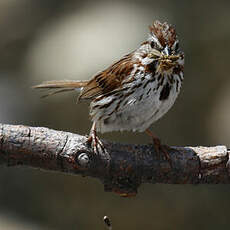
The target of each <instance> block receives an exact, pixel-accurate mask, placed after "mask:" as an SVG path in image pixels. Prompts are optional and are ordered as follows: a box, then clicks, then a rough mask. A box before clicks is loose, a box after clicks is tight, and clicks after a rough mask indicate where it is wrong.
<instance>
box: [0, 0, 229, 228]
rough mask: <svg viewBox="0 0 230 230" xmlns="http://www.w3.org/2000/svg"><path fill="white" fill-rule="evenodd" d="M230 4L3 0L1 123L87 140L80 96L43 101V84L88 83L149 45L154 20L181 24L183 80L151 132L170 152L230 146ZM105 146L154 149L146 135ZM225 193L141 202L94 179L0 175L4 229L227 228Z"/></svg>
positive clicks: (188, 193)
mask: <svg viewBox="0 0 230 230" xmlns="http://www.w3.org/2000/svg"><path fill="white" fill-rule="evenodd" d="M229 10H230V2H229V1H182V0H181V1H179V0H171V1H170V0H164V1H160V0H151V1H150V0H134V1H131V0H121V1H112V0H107V1H106V0H104V1H90V0H88V1H81V0H68V1H67V0H66V1H63V0H20V1H18V0H1V1H0V106H1V109H0V122H1V123H9V124H24V125H30V126H45V127H49V128H53V129H58V130H65V131H70V132H76V133H79V134H82V135H84V134H87V133H88V132H89V129H90V126H91V122H90V121H89V118H88V104H87V103H80V104H77V105H76V100H77V94H76V93H69V94H68V93H67V94H60V95H57V96H53V97H50V98H47V99H42V100H41V99H40V96H41V93H39V92H37V91H33V90H32V89H31V88H30V87H31V86H32V85H34V84H38V83H40V82H41V81H44V80H58V79H89V78H90V77H91V76H92V75H93V74H95V73H97V72H98V71H100V70H102V69H103V68H105V67H107V66H108V65H110V64H112V62H114V61H116V60H118V59H119V58H120V57H121V56H122V55H124V54H127V53H129V52H130V51H132V50H133V49H135V48H136V47H137V46H138V45H139V44H140V43H141V42H143V41H144V40H145V39H146V37H147V33H148V26H149V25H150V24H151V23H152V21H153V20H156V19H158V20H160V21H167V22H169V23H171V24H173V25H175V26H176V29H177V33H178V35H179V39H180V44H181V47H182V49H183V50H184V52H185V57H186V59H185V60H186V66H185V81H184V85H183V88H182V92H181V94H180V96H179V98H178V100H177V102H176V104H175V105H174V106H173V108H172V109H171V110H170V111H169V112H168V113H167V115H166V116H165V117H163V118H162V119H161V120H160V121H158V122H157V123H155V124H154V125H153V126H152V129H153V130H154V132H155V133H156V134H157V135H158V136H159V137H160V138H161V139H162V141H163V142H164V143H167V144H169V145H180V146H183V145H208V146H209V145H217V144H224V145H227V146H230V119H229V114H230V106H229V100H230V78H229V68H228V67H229V51H230V14H229ZM103 138H106V139H110V140H113V141H119V142H128V143H148V142H149V138H148V137H147V136H146V135H145V134H139V133H137V134H133V133H129V132H125V133H122V134H121V133H110V134H106V135H103ZM229 191H230V186H228V185H224V186H221V185H218V186H217V185H216V186H215V185H203V186H200V185H199V186H194V185H193V186H191V185H150V184H145V185H142V186H141V187H140V189H139V193H138V196H137V197H135V198H132V199H124V198H120V197H118V196H117V195H115V194H112V193H105V192H104V191H103V186H102V184H101V183H100V182H99V181H97V180H95V179H92V178H81V177H79V176H71V175H63V174H58V173H48V172H43V171H39V170H32V169H28V168H0V229H12V230H13V229H15V230H16V229H32V230H33V229H52V230H53V229H57V230H62V229H70V230H71V229H105V226H104V224H103V221H102V218H103V216H104V215H108V216H109V217H110V218H111V219H112V223H113V227H114V230H120V229H122V230H124V229H126V230H129V229H130V230H131V229H163V230H164V229H165V230H167V229H176V230H180V229H187V230H189V229H209V230H210V229H217V228H218V229H226V228H228V227H229V214H228V213H229V212H230V199H229Z"/></svg>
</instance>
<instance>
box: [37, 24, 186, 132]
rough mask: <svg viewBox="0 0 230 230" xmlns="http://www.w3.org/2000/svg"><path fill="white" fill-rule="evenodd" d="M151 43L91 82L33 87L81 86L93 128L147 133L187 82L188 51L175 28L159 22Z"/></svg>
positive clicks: (64, 88)
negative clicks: (184, 68)
mask: <svg viewBox="0 0 230 230" xmlns="http://www.w3.org/2000/svg"><path fill="white" fill-rule="evenodd" d="M149 29H150V33H149V37H148V39H147V41H145V42H143V43H142V44H141V45H140V47H139V48H137V49H136V50H134V51H133V52H131V53H130V54H128V55H125V56H124V57H123V58H121V59H120V60H119V61H117V62H116V63H114V64H113V65H111V66H109V67H108V68H107V69H105V70H103V71H101V72H100V73H98V74H97V75H95V76H94V77H93V78H92V79H91V80H89V81H50V82H45V83H43V84H40V85H37V86H35V87H34V88H46V89H51V90H54V89H55V90H56V91H53V92H51V93H50V94H54V93H59V92H63V91H69V90H74V89H76V88H80V89H81V90H80V96H79V100H83V99H90V100H91V104H90V115H91V119H92V121H93V128H92V129H93V131H95V132H96V131H99V132H110V131H123V130H132V131H140V132H142V131H144V130H146V129H147V128H148V127H149V126H150V125H151V124H152V123H153V122H155V121H156V120H158V119H159V118H160V117H162V116H163V115H164V114H165V113H166V112H167V111H168V110H169V109H170V108H171V106H172V105H173V104H174V102H175V100H176V98H177V95H178V94H179V91H180V88H181V84H182V81H183V67H184V54H183V52H181V51H180V49H179V41H178V39H177V35H176V32H175V29H174V28H173V27H172V26H170V25H168V24H167V23H160V22H159V21H155V22H154V23H153V25H152V26H150V27H149Z"/></svg>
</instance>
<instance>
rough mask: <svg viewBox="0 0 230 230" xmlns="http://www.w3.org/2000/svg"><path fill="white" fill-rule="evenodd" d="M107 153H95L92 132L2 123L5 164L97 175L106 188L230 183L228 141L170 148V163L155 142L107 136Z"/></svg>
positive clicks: (128, 192) (127, 190)
mask: <svg viewBox="0 0 230 230" xmlns="http://www.w3.org/2000/svg"><path fill="white" fill-rule="evenodd" d="M103 144H104V146H105V148H106V150H107V153H108V154H107V155H106V154H98V155H96V154H94V153H93V152H92V149H91V147H90V146H88V144H87V137H85V136H80V135H78V134H73V133H68V132H63V131H56V130H52V129H48V128H41V127H38V128H37V127H27V126H22V125H5V124H0V165H7V166H18V165H26V166H30V167H33V168H39V169H45V170H54V171H59V172H65V173H70V174H80V175H82V176H91V177H96V178H98V179H100V180H101V181H102V183H103V184H104V187H105V191H113V192H116V193H119V194H120V195H121V196H132V195H135V194H136V193H137V188H138V187H139V186H140V184H141V183H167V184H207V183H208V184H220V183H225V184H226V183H230V176H229V175H230V174H229V172H230V171H229V151H228V150H227V148H226V147H225V146H216V147H170V148H168V153H169V156H170V158H171V164H172V165H171V166H170V164H169V162H168V161H167V160H165V159H164V158H163V157H162V156H163V155H162V154H157V153H156V152H155V150H154V147H153V145H152V144H149V145H130V144H119V143H111V142H108V141H105V140H103Z"/></svg>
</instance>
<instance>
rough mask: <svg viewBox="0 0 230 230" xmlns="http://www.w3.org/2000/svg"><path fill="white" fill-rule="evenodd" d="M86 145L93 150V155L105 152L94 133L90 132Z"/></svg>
mask: <svg viewBox="0 0 230 230" xmlns="http://www.w3.org/2000/svg"><path fill="white" fill-rule="evenodd" d="M87 143H88V144H89V145H90V146H91V148H92V149H93V152H94V153H95V154H97V155H98V154H100V153H104V152H105V147H104V145H103V143H102V142H101V140H100V139H99V137H98V136H97V135H96V133H94V132H92V133H90V135H89V137H88V140H87Z"/></svg>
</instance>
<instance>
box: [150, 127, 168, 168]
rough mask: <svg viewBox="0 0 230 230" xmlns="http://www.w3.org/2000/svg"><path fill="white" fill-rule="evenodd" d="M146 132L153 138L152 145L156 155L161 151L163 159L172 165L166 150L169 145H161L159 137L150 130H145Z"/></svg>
mask: <svg viewBox="0 0 230 230" xmlns="http://www.w3.org/2000/svg"><path fill="white" fill-rule="evenodd" d="M146 133H147V134H148V135H149V136H150V137H151V139H152V140H153V145H154V148H155V151H156V153H157V155H158V157H160V155H161V153H163V156H164V159H165V160H167V161H168V162H169V164H170V166H171V167H172V160H171V158H170V156H169V153H168V150H169V149H170V147H169V146H167V145H162V144H161V141H160V139H159V138H158V137H156V136H155V135H154V134H153V133H152V132H151V131H150V130H146Z"/></svg>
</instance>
